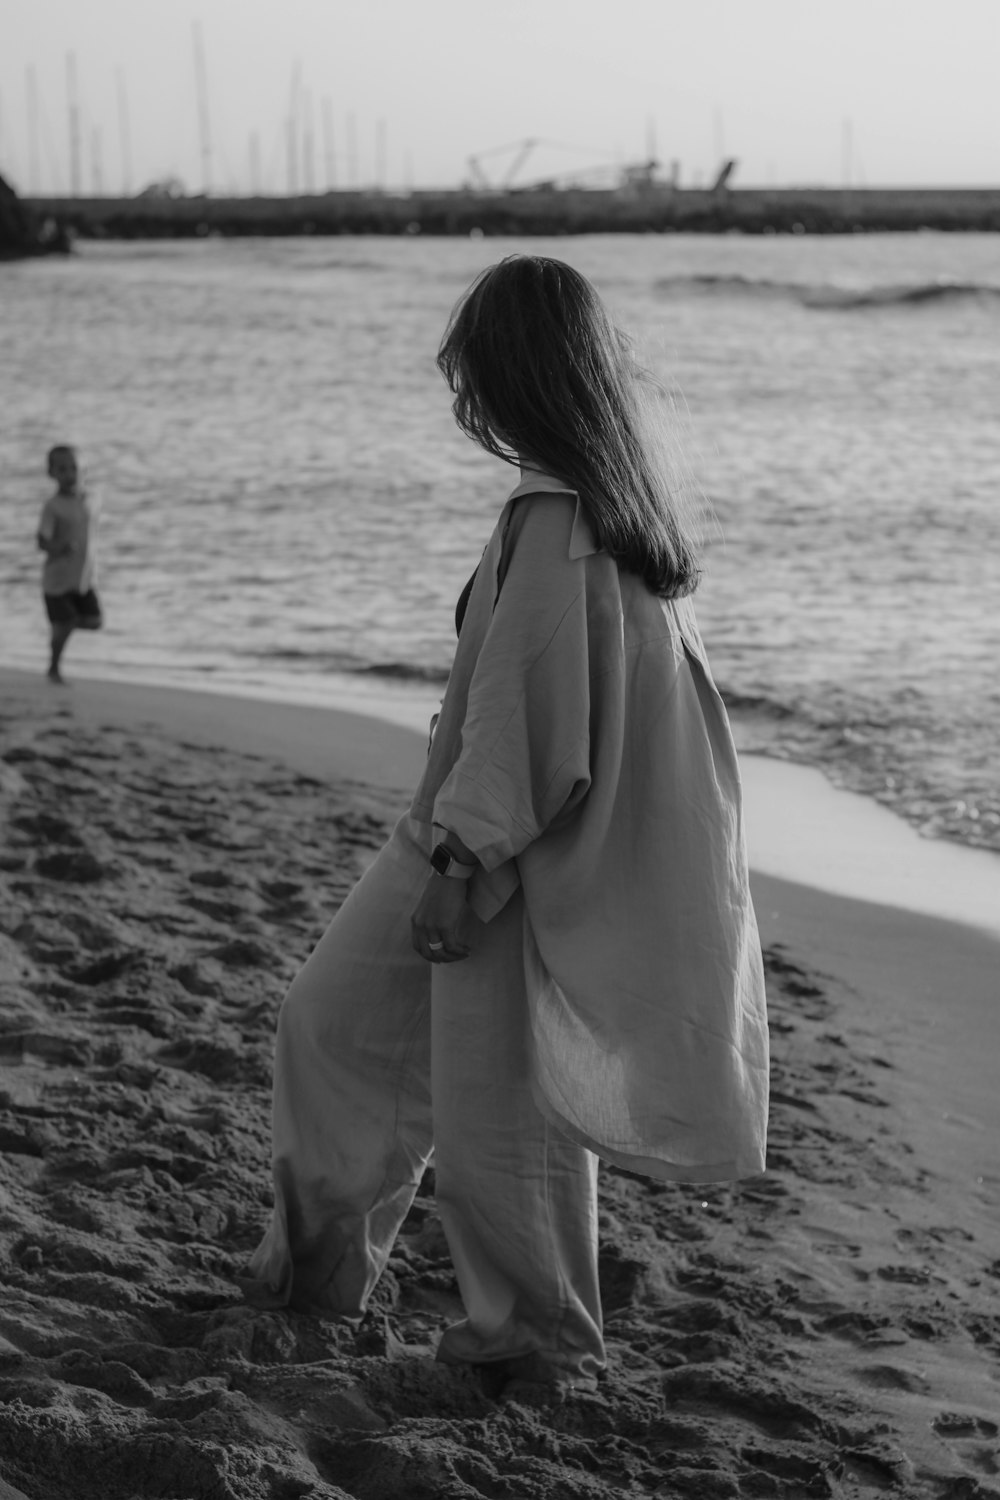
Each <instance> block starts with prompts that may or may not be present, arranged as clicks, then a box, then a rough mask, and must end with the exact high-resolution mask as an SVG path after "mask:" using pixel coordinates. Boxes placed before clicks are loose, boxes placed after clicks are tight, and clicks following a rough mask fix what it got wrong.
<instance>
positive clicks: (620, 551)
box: [251, 256, 768, 1386]
mask: <svg viewBox="0 0 1000 1500" xmlns="http://www.w3.org/2000/svg"><path fill="white" fill-rule="evenodd" d="M438 363H439V365H440V368H441V370H442V372H443V373H444V375H445V376H446V378H447V380H448V383H449V385H450V387H451V390H452V391H453V393H454V396H455V401H454V412H455V417H456V420H457V421H458V424H459V426H460V427H461V428H462V430H463V431H464V432H465V433H467V434H468V435H469V436H470V437H471V438H473V439H474V440H475V441H476V442H477V443H479V444H480V445H481V446H482V447H483V448H485V449H486V450H487V451H488V452H490V453H493V454H495V455H496V456H497V457H499V458H502V459H504V460H505V461H507V462H509V463H518V464H519V465H520V468H521V478H520V483H519V484H518V485H517V487H516V488H515V489H514V491H513V493H512V494H511V495H510V496H509V498H508V500H507V503H506V504H505V506H504V508H503V510H502V511H501V513H500V517H499V520H498V522H497V525H496V528H495V530H494V532H493V535H492V537H491V538H490V541H489V544H488V545H487V547H486V550H485V553H484V555H483V558H482V561H481V562H480V565H479V568H478V570H477V572H476V574H475V576H474V579H473V580H472V583H471V587H470V588H469V589H467V590H466V593H465V594H463V598H462V601H461V602H460V613H461V617H460V619H459V626H460V634H459V641H458V648H457V652H456V656H455V662H454V666H453V668H452V672H451V676H450V678H449V682H448V687H447V691H446V694H445V698H444V701H443V704H442V708H441V714H440V719H439V722H438V724H437V727H436V730H435V733H434V737H433V741H432V744H431V748H430V752H429V756H428V763H427V769H426V771H425V773H424V776H423V779H422V781H421V783H420V786H419V788H418V789H417V792H416V795H415V796H414V799H413V803H412V805H411V807H410V810H409V812H408V813H407V815H406V816H405V817H404V818H403V819H402V820H401V821H400V823H399V824H398V825H397V827H396V829H395V830H394V832H393V834H392V837H391V838H390V840H389V842H388V844H387V845H386V846H385V848H384V849H383V850H382V852H381V853H380V854H379V856H378V858H377V859H376V860H375V862H374V864H373V865H372V866H371V868H370V869H369V870H368V872H367V873H366V875H365V876H364V878H363V879H362V880H361V881H360V883H359V884H358V885H357V886H356V887H355V889H354V890H353V892H352V893H351V895H350V897H349V898H348V900H347V901H346V902H345V904H344V906H343V907H342V908H341V910H340V911H339V912H338V914H337V916H336V917H335V918H334V920H333V922H332V923H331V925H330V927H329V928H328V930H327V932H326V934H325V936H324V937H323V938H322V940H321V941H320V943H319V945H318V947H317V948H316V950H315V951H314V953H313V954H312V956H311V957H310V959H309V960H308V962H307V963H306V965H305V967H304V968H303V970H302V971H301V973H300V974H299V976H298V977H297V979H296V980H295V982H294V983H293V985H292V987H291V990H290V991H289V994H288V996H287V997H286V999H285V1002H284V1005H283V1007H282V1010H281V1015H280V1019H279V1026H278V1039H277V1052H276V1060H275V1085H274V1088H275V1093H274V1147H273V1161H274V1190H275V1207H274V1214H273V1218H272V1221H271V1224H270V1227H269V1229H268V1231H267V1234H266V1235H265V1237H264V1240H263V1242H262V1243H261V1245H260V1246H259V1247H258V1249H257V1251H256V1253H255V1255H254V1258H253V1262H252V1268H251V1269H252V1272H253V1275H254V1276H255V1277H256V1278H257V1279H259V1280H260V1281H261V1282H263V1283H265V1284H266V1286H267V1287H268V1289H269V1291H270V1293H271V1294H272V1296H273V1298H274V1300H275V1301H277V1302H278V1303H279V1304H284V1305H291V1306H294V1307H299V1308H315V1309H322V1310H325V1311H327V1312H333V1313H336V1314H340V1315H342V1316H347V1317H351V1316H354V1317H356V1316H359V1315H360V1314H361V1313H362V1312H363V1311H364V1308H365V1305H366V1301H367V1299H368V1297H369V1295H370V1293H371V1291H372V1289H373V1287H374V1286H375V1283H376V1281H377V1280H378V1277H379V1275H380V1273H381V1271H382V1269H383V1267H384V1266H385V1263H386V1260H387V1258H388V1256H389V1253H390V1250H391V1248H392V1245H393V1242H394V1240H395V1237H396V1234H397V1232H398V1230H399V1227H400V1225H401V1224H402V1222H403V1219H404V1218H405V1216H406V1213H407V1210H408V1209H409V1206H410V1203H411V1202H412V1199H413V1196H414V1193H415V1191H416V1189H417V1187H418V1185H419V1183H420V1179H421V1175H422V1173H423V1171H424V1168H425V1166H426V1164H427V1162H428V1160H429V1158H430V1155H431V1151H432V1149H433V1152H434V1161H435V1169H436V1171H435V1176H436V1193H437V1203H438V1208H439V1211H440V1214H441V1220H442V1224H443V1226H444V1231H445V1234H446V1235H447V1239H448V1244H449V1247H450V1250H451V1255H452V1259H453V1261H454V1265H455V1271H456V1276H457V1279H458V1284H459V1288H460V1290H461V1294H462V1299H463V1304H464V1308H465V1312H466V1318H465V1319H464V1320H463V1321H462V1322H460V1323H458V1324H456V1325H455V1326H453V1327H451V1328H449V1329H448V1330H447V1331H446V1332H445V1334H444V1336H443V1338H442V1340H441V1344H440V1347H439V1350H438V1357H439V1358H442V1359H445V1360H449V1361H452V1362H465V1363H469V1364H486V1363H489V1364H492V1365H495V1366H499V1367H501V1369H502V1371H503V1372H504V1373H507V1374H510V1375H516V1376H519V1377H521V1378H529V1379H536V1380H542V1381H552V1382H555V1383H557V1384H566V1385H569V1386H574V1385H586V1384H589V1383H591V1382H592V1381H593V1379H594V1377H595V1376H596V1375H597V1374H598V1373H599V1372H600V1370H601V1369H602V1368H603V1365H604V1345H603V1340H602V1333H601V1305H600V1295H599V1291H598V1279H597V1162H598V1158H599V1157H600V1158H603V1159H604V1160H605V1161H609V1162H612V1163H615V1164H618V1165H620V1166H622V1167H625V1168H628V1169H630V1170H632V1171H636V1172H641V1173H645V1174H648V1175H649V1176H652V1177H657V1178H662V1179H665V1180H668V1181H680V1182H688V1181H695V1182H709V1181H723V1180H730V1179H734V1178H740V1177H746V1176H750V1175H753V1174H756V1173H758V1172H761V1171H763V1168H764V1144H765V1131H766V1123H767V1065H768V1053H767V1022H766V1016H765V1008H764V983H763V972H762V965H761V955H760V947H759V942H758V937H757V928H756V923H755V921H754V915H753V908H752V906H751V902H750V895H749V889H748V883H747V868H746V854H745V847H744V838H743V827H742V812H741V796H740V782H739V773H738V768H737V763H736V755H735V750H734V747H733V743H732V738H731V735H730V731H729V725H728V721H727V718H726V713H725V709H724V708H723V705H722V701H721V699H720V697H719V695H718V692H717V691H716V688H715V686H714V684H713V682H712V678H711V674H710V672H709V668H708V663H707V661H706V657H705V651H704V647H703V646H702V643H701V639H700V636H699V634H698V628H697V625H696V622H695V617H694V612H693V608H692V605H691V601H690V598H689V595H690V594H691V593H692V591H693V590H694V588H695V586H696V583H697V580H698V570H697V564H696V559H695V555H694V549H693V545H692V542H691V540H690V539H689V536H688V534H687V532H686V529H685V525H684V522H683V520H682V517H681V514H680V512H679V510H678V508H677V506H676V504H675V501H674V498H673V496H672V494H671V491H670V488H669V485H668V484H667V482H666V481H665V479H664V477H663V476H664V473H665V472H666V470H665V468H664V466H663V465H662V464H661V460H660V455H661V454H662V451H663V450H662V439H661V437H660V434H659V433H658V432H657V429H656V422H655V421H653V422H650V421H649V420H648V417H649V413H650V412H651V411H652V409H653V403H652V401H651V400H650V390H651V383H650V382H649V381H648V379H647V377H646V376H645V375H644V373H643V372H642V371H641V370H640V369H639V368H638V366H637V365H636V363H635V361H634V358H633V355H632V353H631V350H630V347H629V345H628V342H627V341H626V339H625V338H624V337H623V335H622V334H620V333H619V331H618V330H617V329H616V328H615V327H614V326H613V324H612V323H611V322H610V320H609V318H608V315H607V313H606V311H605V309H604V307H603V306H602V304H601V302H600V300H599V298H598V296H597V294H596V292H595V291H594V289H593V288H592V287H591V285H590V284H589V283H588V282H587V281H586V280H585V279H584V278H583V277H582V276H581V275H579V273H577V272H576V271H574V270H573V269H571V268H570V267H569V266H567V265H564V264H562V263H561V262H559V261H555V260H549V259H546V258H543V257H538V256H511V257H509V258H508V259H506V260H504V261H502V262H501V263H500V264H499V265H496V266H493V267H492V268H491V269H489V270H488V271H486V272H484V273H483V275H482V276H480V277H479V278H478V280H477V281H476V282H475V283H474V284H473V286H472V287H471V288H470V290H469V291H468V292H467V293H466V295H465V297H464V298H463V299H462V301H461V302H460V303H459V305H458V307H457V309H456V311H455V313H454V315H453V317H452V320H451V324H450V326H449V328H448V331H447V334H446V336H445V339H444V342H443V344H442V346H441V350H440V353H439V357H438Z"/></svg>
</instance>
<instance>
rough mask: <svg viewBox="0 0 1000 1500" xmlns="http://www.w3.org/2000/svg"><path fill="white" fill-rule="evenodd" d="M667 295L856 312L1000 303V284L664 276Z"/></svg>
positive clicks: (661, 284) (657, 285)
mask: <svg viewBox="0 0 1000 1500" xmlns="http://www.w3.org/2000/svg"><path fill="white" fill-rule="evenodd" d="M653 290H654V291H655V292H657V293H658V294H660V295H661V296H679V295H684V294H689V295H690V294H694V295H701V296H704V297H712V296H718V297H727V296H728V297H748V298H749V297H754V298H759V299H762V300H763V299H765V298H773V299H774V300H775V301H787V302H798V303H799V304H800V305H801V306H802V307H809V308H815V309H818V310H821V311H834V312H841V311H853V310H856V309H859V308H868V307H907V306H922V305H924V304H926V303H932V302H951V301H965V300H969V299H983V300H991V301H992V300H1000V286H994V285H992V284H991V283H989V282H984V281H952V280H950V279H949V278H948V277H943V276H942V277H937V278H936V279H935V280H933V281H919V282H913V283H909V284H907V283H899V284H893V283H889V284H887V285H884V286H838V285H836V284H835V283H833V282H818V283H811V282H801V281H772V280H768V279H766V278H761V279H757V278H754V277H752V276H740V275H730V276H725V275H712V274H710V273H706V274H703V275H695V276H664V277H661V278H660V279H659V280H658V281H656V282H654V283H653Z"/></svg>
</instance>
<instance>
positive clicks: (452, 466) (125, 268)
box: [0, 234, 1000, 847]
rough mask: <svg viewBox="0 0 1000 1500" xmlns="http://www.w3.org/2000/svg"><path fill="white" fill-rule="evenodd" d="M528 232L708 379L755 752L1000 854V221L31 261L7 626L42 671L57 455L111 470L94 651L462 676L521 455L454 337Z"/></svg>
mask: <svg viewBox="0 0 1000 1500" xmlns="http://www.w3.org/2000/svg"><path fill="white" fill-rule="evenodd" d="M514 249H529V250H531V251H534V252H536V253H542V254H555V255H559V256H561V257H562V258H564V259H568V260H571V261H572V262H573V263H574V264H575V265H577V266H578V267H579V268H580V269H581V270H583V271H584V272H585V273H586V274H588V275H589V276H591V277H592V278H593V279H594V280H595V281H596V283H597V285H598V287H599V289H600V290H601V291H602V292H603V294H604V295H605V296H606V298H607V300H608V301H609V302H610V304H611V305H612V307H613V309H614V311H615V312H616V314H617V315H618V317H619V319H620V321H621V322H623V323H624V324H625V325H626V326H627V327H628V328H630V329H631V330H632V331H633V332H635V333H636V334H638V335H639V337H640V340H641V342H642V344H643V346H644V349H645V352H646V356H647V359H648V360H649V362H651V363H652V364H654V365H655V366H656V367H657V369H658V370H659V372H660V373H661V374H662V375H663V377H664V378H665V380H666V381H667V383H668V385H669V386H670V387H671V389H673V390H674V391H675V392H677V393H678V394H679V397H680V398H681V401H682V407H681V410H682V412H683V415H682V416H681V417H679V418H678V422H677V426H678V441H679V442H680V444H681V445H682V448H683V452H684V454H685V457H686V460H687V462H688V464H689V466H690V467H691V468H692V469H693V471H694V473H695V474H696V476H697V478H698V480H699V482H700V485H701V487H702V489H703V491H704V493H705V494H706V496H707V497H708V499H709V500H710V502H711V505H712V507H713V509H714V512H715V516H716V518H717V522H718V526H717V528H716V534H715V537H714V540H713V542H712V543H711V545H710V549H709V552H708V557H707V572H706V580H705V583H704V584H703V586H702V589H701V591H700V593H699V596H698V598H699V614H700V617H701V622H702V628H703V631H704V633H705V636H706V639H707V642H708V645H709V649H710V651H711V654H712V659H713V663H714V666H715V669H716V674H717V676H718V678H719V680H720V684H721V685H722V686H723V688H724V690H725V691H726V693H727V695H728V696H729V698H730V701H731V703H732V704H733V705H734V710H735V719H736V722H737V727H738V732H739V737H740V740H741V743H742V744H744V745H746V746H754V747H759V748H768V749H770V750H772V751H774V752H775V753H779V754H786V755H793V756H796V757H797V758H800V759H806V760H813V761H817V762H820V763H822V764H824V765H825V766H826V767H827V768H828V769H829V770H830V772H831V774H833V775H834V777H835V779H840V780H842V781H844V782H846V783H848V784H850V785H853V786H855V787H859V788H861V789H865V790H869V791H871V792H873V793H875V794H876V795H878V796H880V797H881V798H882V799H883V800H886V801H888V802H890V803H892V804H893V805H896V806H897V807H898V808H899V810H900V811H902V812H904V813H905V814H906V815H907V816H909V817H910V818H911V819H912V820H913V821H915V822H916V823H917V824H919V825H920V826H922V827H925V828H926V829H927V830H928V831H932V832H933V831H942V832H947V833H950V834H951V835H952V836H956V837H959V838H962V839H964V840H967V841H969V842H975V843H987V844H992V845H993V846H995V847H1000V790H998V785H997V783H998V770H997V763H998V751H997V745H998V743H1000V671H998V668H997V662H998V660H1000V424H998V421H997V415H996V413H997V410H998V392H1000V236H986V235H937V234H919V235H898V236H853V237H848V238H835V237H831V238H823V239H811V238H772V239H750V238H737V237H733V238H729V237H727V238H721V239H716V238H702V237H687V236H659V235H645V236H634V237H631V236H625V237H619V236H606V237H596V236H595V237H587V238H573V239H560V240H558V241H555V240H553V241H543V240H532V241H530V242H524V241H521V242H516V241H510V240H478V241H469V240H455V239H445V240H429V239H428V240H423V241H420V240H405V241H404V240H391V239H350V238H345V239H331V240H309V239H306V240H295V241H292V240H283V241H273V240H272V241H243V242H237V241H222V240H211V241H207V242H198V243H191V244H187V243H178V244H166V245H164V244H153V245H117V244H104V245H85V246H83V247H82V248H81V250H80V252H79V253H78V254H77V255H75V256H73V257H71V258H70V259H68V260H65V261H57V260H51V261H46V262H38V263H30V264H29V263H25V264H18V265H7V266H0V329H2V338H3V349H4V358H3V362H2V367H0V399H2V403H3V412H4V422H3V426H2V430H0V468H2V474H3V505H2V509H0V548H2V556H0V584H2V589H3V605H2V615H0V629H2V639H0V653H2V656H3V659H4V660H6V661H8V662H11V663H16V664H19V665H38V666H41V664H42V662H43V657H44V637H45V626H44V621H43V617H42V612H41V605H40V599H39V597H38V571H39V568H38V554H37V553H36V552H35V550H34V541H33V533H34V525H35V519H36V511H37V508H38V507H39V506H40V504H41V502H42V500H43V499H44V497H45V495H46V494H47V480H46V479H45V475H44V454H45V451H46V449H47V448H48V447H49V446H50V445H51V444H52V443H53V442H55V441H71V442H74V443H76V444H77V445H78V446H79V449H80V452H81V455H82V457H83V459H84V461H85V464H86V466H87V468H88V470H89V473H90V478H91V482H92V483H93V484H94V485H95V487H97V488H99V489H100V491H101V492H102V496H103V501H104V506H105V514H104V519H103V523H102V538H101V542H102V545H101V556H102V569H101V589H102V594H103V598H104V602H105V607H106V611H107V617H108V626H107V629H106V630H105V631H104V632H103V634H102V635H100V636H98V637H94V638H88V639H86V640H84V641H81V642H74V643H73V645H71V647H70V656H69V657H68V658H67V660H68V663H69V664H70V666H72V661H73V658H74V657H75V658H76V660H77V662H78V663H81V664H82V663H83V662H84V660H85V661H86V664H87V668H88V670H93V671H97V670H102V671H107V672H114V673H119V674H121V673H125V674H130V675H144V676H150V677H160V678H169V679H170V680H173V681H189V682H195V683H198V684H200V685H208V684H213V685H216V686H218V687H220V688H223V689H225V688H230V689H233V690H235V689H238V688H239V687H240V686H245V687H246V686H253V687H254V688H255V689H257V690H267V689H269V688H272V689H274V690H275V692H280V693H281V694H282V695H283V696H288V695H292V696H298V697H301V698H303V699H309V700H311V701H316V700H319V701H323V699H324V697H326V698H333V697H334V696H335V688H336V687H337V685H339V684H342V682H343V679H344V676H345V674H346V675H349V676H352V677H354V678H355V679H357V677H358V676H359V674H360V675H361V676H365V675H367V674H371V673H375V674H385V675H386V676H387V677H388V678H390V679H396V680H399V681H400V682H401V683H403V682H406V681H407V680H421V679H430V680H431V681H432V682H433V681H437V680H440V679H443V677H444V675H445V674H446V672H447V668H448V664H449V661H450V658H451V653H452V649H453V639H454V637H453V626H452V611H453V607H454V601H455V597H456V595H457V594H458V592H459V590H460V589H461V587H462V584H463V583H464V581H465V579H466V577H467V576H468V574H469V573H470V571H471V570H472V568H473V567H474V565H475V563H476V561H477V559H478V557H479V554H480V551H481V550H482V547H483V545H484V543H485V541H486V538H487V536H488V534H489V531H490V529H491V527H492V524H493V521H494V518H495V516H496V513H497V511H498V510H499V508H500V506H501V504H502V502H503V500H504V498H505V495H506V493H507V490H508V489H509V487H510V484H511V483H512V482H513V478H512V474H511V471H509V470H507V469H506V468H504V466H503V465H501V464H498V463H496V462H495V461H494V460H492V459H489V458H486V457H484V456H482V455H480V454H479V453H478V452H477V451H476V450H475V449H474V448H473V447H472V445H471V444H469V443H468V442H467V441H466V440H465V439H464V438H463V437H461V435H460V434H459V433H458V432H457V431H456V430H455V428H454V426H453V424H452V421H451V416H450V411H449V400H448V395H447V392H446V390H445V388H444V386H443V384H442V382H441V380H440V377H439V376H438V375H437V372H436V370H435V367H434V354H435V350H436V347H437V343H438V340H439V338H440V334H441V331H442V329H443V326H444V323H445V320H446V317H447V314H448V311H449V309H450V307H451V305H452V303H453V302H454V300H455V298H456V297H457V295H458V294H459V292H460V291H461V290H462V288H463V287H464V286H465V285H466V283H467V282H468V281H469V280H470V279H471V277H472V276H473V275H474V274H475V273H476V272H477V271H478V270H479V269H481V267H482V266H483V265H485V264H488V263H489V262H490V261H492V260H494V259H496V258H498V257H499V256H500V255H502V254H505V253H508V252H510V251H511V250H514Z"/></svg>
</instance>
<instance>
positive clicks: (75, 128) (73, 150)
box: [66, 52, 81, 198]
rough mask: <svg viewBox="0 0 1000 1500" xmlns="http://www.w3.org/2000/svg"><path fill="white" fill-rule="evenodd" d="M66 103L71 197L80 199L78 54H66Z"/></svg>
mask: <svg viewBox="0 0 1000 1500" xmlns="http://www.w3.org/2000/svg"><path fill="white" fill-rule="evenodd" d="M66 103H67V108H68V113H69V195H70V197H71V198H79V196H80V192H81V183H80V101H79V97H78V95H77V87H76V53H75V52H67V54H66Z"/></svg>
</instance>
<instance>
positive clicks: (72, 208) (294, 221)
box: [30, 185, 1000, 239]
mask: <svg viewBox="0 0 1000 1500" xmlns="http://www.w3.org/2000/svg"><path fill="white" fill-rule="evenodd" d="M30 201H31V204H32V206H33V207H34V208H35V210H36V211H37V212H38V213H39V214H41V215H43V216H45V217H46V218H48V219H51V220H52V221H54V222H55V223H58V224H59V225H61V226H62V227H64V228H65V229H67V230H69V231H71V232H72V233H74V234H77V235H80V236H83V237H88V238H106V239H167V238H170V239H176V238H187V237H197V236H205V235H210V234H220V235H265V236H266V235H303V234H318V235H336V234H411V235H412V234H434V235H442V234H444V235H469V234H477V233H478V234H484V235H530V234H541V235H553V234H602V233H621V234H635V233H642V232H644V231H653V232H660V233H671V232H675V233H681V232H683V233H688V234H691V233H705V234H725V233H729V232H731V231H736V232H738V233H743V234H854V233H863V232H884V231H887V230H889V231H891V230H917V229H938V230H1000V190H998V189H991V188H940V189H934V188H845V189H840V188H735V189H728V188H727V189H722V190H719V191H710V190H703V189H698V188H671V187H666V186H656V185H653V186H652V187H649V188H644V189H641V190H625V189H619V190H613V189H607V190H599V189H587V190H584V189H565V190H555V189H544V188H543V189H525V190H522V191H519V192H491V193H474V192H464V191H461V190H458V191H448V192H445V191H440V192H434V191H424V192H413V193H404V194H394V193H379V192H331V193H323V194H317V195H313V196H300V197H287V198H214V197H213V198H208V197H167V196H163V197H153V196H150V197H137V198H76V199H72V198H37V199H32V200H30Z"/></svg>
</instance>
